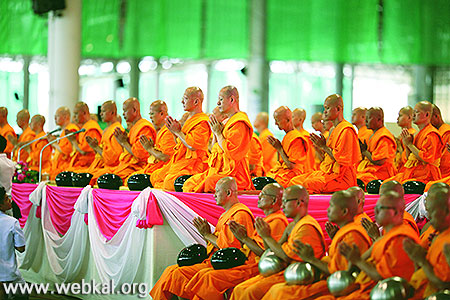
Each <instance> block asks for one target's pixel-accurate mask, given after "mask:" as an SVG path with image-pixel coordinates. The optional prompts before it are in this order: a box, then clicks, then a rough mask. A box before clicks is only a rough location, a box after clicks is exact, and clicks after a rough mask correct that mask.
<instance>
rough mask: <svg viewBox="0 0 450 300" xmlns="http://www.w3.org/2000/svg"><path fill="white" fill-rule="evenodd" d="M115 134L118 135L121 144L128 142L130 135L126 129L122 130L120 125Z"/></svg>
mask: <svg viewBox="0 0 450 300" xmlns="http://www.w3.org/2000/svg"><path fill="white" fill-rule="evenodd" d="M114 136H115V137H116V139H117V141H118V142H119V144H121V145H122V146H123V144H125V143H127V142H128V135H127V134H126V132H125V131H122V130H120V128H119V127H116V129H114Z"/></svg>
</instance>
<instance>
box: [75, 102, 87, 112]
mask: <svg viewBox="0 0 450 300" xmlns="http://www.w3.org/2000/svg"><path fill="white" fill-rule="evenodd" d="M75 110H76V111H78V112H85V113H89V106H88V105H87V104H86V103H84V102H78V103H77V104H75Z"/></svg>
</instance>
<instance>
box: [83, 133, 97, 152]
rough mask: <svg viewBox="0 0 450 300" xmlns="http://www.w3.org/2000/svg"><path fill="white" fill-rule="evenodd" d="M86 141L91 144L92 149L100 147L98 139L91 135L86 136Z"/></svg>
mask: <svg viewBox="0 0 450 300" xmlns="http://www.w3.org/2000/svg"><path fill="white" fill-rule="evenodd" d="M85 139H86V142H87V143H88V144H89V146H91V148H92V149H94V148H97V147H98V141H97V139H95V138H93V137H90V136H88V135H87V136H86V137H85Z"/></svg>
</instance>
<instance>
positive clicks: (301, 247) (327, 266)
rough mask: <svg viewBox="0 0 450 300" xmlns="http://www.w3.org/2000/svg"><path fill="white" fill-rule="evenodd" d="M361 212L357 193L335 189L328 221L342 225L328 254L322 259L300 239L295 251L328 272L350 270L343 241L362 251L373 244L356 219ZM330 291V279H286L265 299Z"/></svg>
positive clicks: (299, 297)
mask: <svg viewBox="0 0 450 300" xmlns="http://www.w3.org/2000/svg"><path fill="white" fill-rule="evenodd" d="M357 214H358V204H357V202H356V197H355V196H354V195H353V194H352V193H351V192H349V191H339V192H335V193H334V194H333V196H332V197H331V199H330V205H329V207H328V221H329V222H333V223H335V224H337V225H338V227H339V228H340V229H339V230H338V231H337V232H336V234H335V235H334V236H333V238H332V242H331V245H330V248H329V250H328V256H324V257H323V258H322V259H321V260H320V259H317V258H316V257H315V256H314V252H313V249H312V248H311V246H309V245H307V244H304V243H302V242H301V241H297V242H296V243H295V244H294V247H295V248H296V249H295V250H294V252H296V253H297V254H298V256H300V258H301V259H302V260H303V261H305V262H309V263H310V264H312V265H314V266H315V267H317V268H318V269H319V270H320V271H321V272H322V274H324V275H325V276H329V275H331V274H333V273H334V272H336V271H341V270H347V269H348V261H347V260H346V259H345V257H344V256H342V254H341V253H340V252H339V250H338V246H339V244H340V243H342V242H344V243H346V244H348V245H356V246H357V247H358V249H359V251H360V252H361V253H364V252H365V251H366V250H367V249H369V247H370V246H371V245H372V241H371V239H370V238H369V236H368V235H367V233H366V231H365V230H364V228H363V227H362V225H361V224H357V223H356V222H355V221H354V218H355V216H356V215H357ZM326 294H329V292H328V289H327V281H326V280H321V281H318V282H316V283H313V284H310V285H288V284H287V283H286V282H283V283H278V284H275V285H274V286H272V287H271V288H270V290H269V291H268V292H267V293H266V295H265V296H264V297H263V298H262V299H263V300H269V299H292V300H300V299H306V298H308V299H311V298H313V297H318V296H322V295H326Z"/></svg>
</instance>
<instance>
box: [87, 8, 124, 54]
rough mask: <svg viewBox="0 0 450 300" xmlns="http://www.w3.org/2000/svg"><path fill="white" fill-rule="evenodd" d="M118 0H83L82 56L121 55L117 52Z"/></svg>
mask: <svg viewBox="0 0 450 300" xmlns="http://www.w3.org/2000/svg"><path fill="white" fill-rule="evenodd" d="M119 6H120V2H119V0H95V1H83V6H82V14H81V22H82V29H81V30H82V32H81V37H82V45H81V49H82V50H81V51H82V56H83V57H121V56H122V53H120V52H119Z"/></svg>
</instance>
